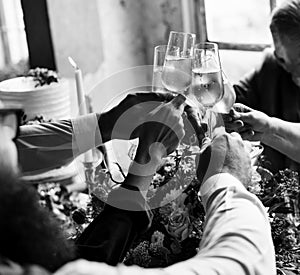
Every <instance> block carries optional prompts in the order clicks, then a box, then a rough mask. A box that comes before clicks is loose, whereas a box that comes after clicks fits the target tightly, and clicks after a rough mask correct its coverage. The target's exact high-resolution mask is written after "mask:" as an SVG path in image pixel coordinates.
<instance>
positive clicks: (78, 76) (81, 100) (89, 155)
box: [68, 57, 93, 162]
mask: <svg viewBox="0 0 300 275" xmlns="http://www.w3.org/2000/svg"><path fill="white" fill-rule="evenodd" d="M68 59H69V62H70V64H71V65H72V66H73V68H74V69H75V82H76V90H77V99H78V109H79V115H86V114H87V113H88V112H87V108H86V102H85V92H84V88H83V80H82V73H81V70H80V69H79V67H78V66H77V64H76V63H75V61H74V60H73V59H72V58H71V57H69V58H68ZM84 162H93V152H92V150H89V151H87V152H85V153H84Z"/></svg>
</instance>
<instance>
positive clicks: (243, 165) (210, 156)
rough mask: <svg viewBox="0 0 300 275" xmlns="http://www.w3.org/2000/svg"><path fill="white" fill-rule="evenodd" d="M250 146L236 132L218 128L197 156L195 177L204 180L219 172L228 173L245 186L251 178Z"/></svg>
mask: <svg viewBox="0 0 300 275" xmlns="http://www.w3.org/2000/svg"><path fill="white" fill-rule="evenodd" d="M250 151H251V147H250V145H248V143H244V142H243V141H242V139H241V137H240V135H239V134H237V133H232V134H228V133H225V132H224V131H223V130H221V129H220V130H219V132H218V133H217V134H216V136H215V138H214V139H213V140H212V141H211V143H210V144H209V145H208V146H207V148H206V149H205V150H204V151H203V153H202V154H201V155H200V157H199V161H198V167H197V177H198V179H199V181H200V182H204V181H205V180H206V179H208V178H209V177H211V176H213V175H216V174H219V173H229V174H231V175H232V176H235V177H236V178H238V179H239V180H240V181H241V182H242V183H243V184H244V185H245V186H247V185H248V183H249V182H250V180H251V171H252V170H251V161H250Z"/></svg>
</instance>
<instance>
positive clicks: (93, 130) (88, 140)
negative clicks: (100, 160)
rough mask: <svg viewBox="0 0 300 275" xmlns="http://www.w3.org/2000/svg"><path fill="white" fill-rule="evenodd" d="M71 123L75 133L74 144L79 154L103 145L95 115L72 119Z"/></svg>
mask: <svg viewBox="0 0 300 275" xmlns="http://www.w3.org/2000/svg"><path fill="white" fill-rule="evenodd" d="M71 122H72V126H73V133H74V138H73V144H74V143H75V144H74V145H75V148H77V150H78V154H81V153H84V152H86V151H88V150H90V149H92V148H95V147H98V146H100V145H102V144H103V142H102V136H101V133H100V129H99V126H98V119H97V115H96V114H95V113H92V114H88V115H84V116H80V117H78V118H75V119H72V120H71Z"/></svg>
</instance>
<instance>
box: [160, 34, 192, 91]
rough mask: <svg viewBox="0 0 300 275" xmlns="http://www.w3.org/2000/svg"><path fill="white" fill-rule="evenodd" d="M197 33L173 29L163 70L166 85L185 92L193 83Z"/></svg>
mask: <svg viewBox="0 0 300 275" xmlns="http://www.w3.org/2000/svg"><path fill="white" fill-rule="evenodd" d="M195 39H196V35H195V34H193V33H184V32H174V31H171V32H170V35H169V41H168V46H167V51H166V56H165V62H164V67H163V71H162V83H163V85H164V87H165V88H166V89H167V90H169V91H171V92H176V93H184V92H185V91H186V90H187V89H188V88H189V86H190V85H191V81H192V77H191V70H192V59H193V55H194V54H193V50H194V45H195Z"/></svg>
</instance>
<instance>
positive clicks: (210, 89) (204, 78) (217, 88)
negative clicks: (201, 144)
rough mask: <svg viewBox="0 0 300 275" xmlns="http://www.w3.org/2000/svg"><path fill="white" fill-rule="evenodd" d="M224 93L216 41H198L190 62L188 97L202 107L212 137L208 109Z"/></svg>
mask: <svg viewBox="0 0 300 275" xmlns="http://www.w3.org/2000/svg"><path fill="white" fill-rule="evenodd" d="M223 93H224V87H223V79H222V69H221V63H220V58H219V50H218V45H217V44H216V43H209V42H205V43H199V44H197V45H196V46H195V50H194V59H193V63H192V85H191V89H190V90H189V97H190V98H191V99H192V100H196V101H197V102H199V103H200V105H201V106H202V107H203V113H204V114H203V116H204V117H206V118H207V124H208V136H209V137H210V138H212V127H211V126H212V125H211V119H212V117H211V116H212V114H211V112H210V109H212V108H213V107H214V105H215V104H216V103H217V102H219V101H220V100H221V99H222V97H223Z"/></svg>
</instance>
